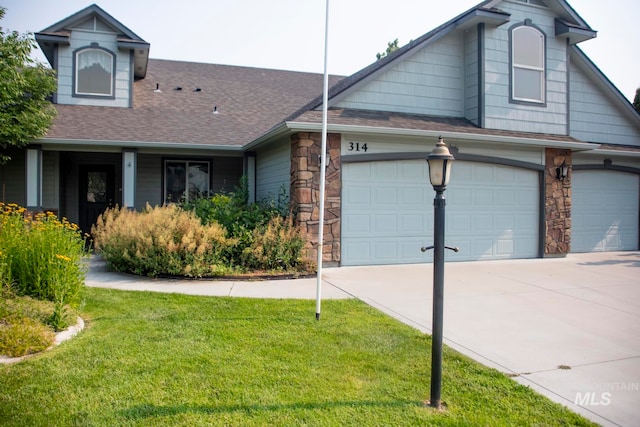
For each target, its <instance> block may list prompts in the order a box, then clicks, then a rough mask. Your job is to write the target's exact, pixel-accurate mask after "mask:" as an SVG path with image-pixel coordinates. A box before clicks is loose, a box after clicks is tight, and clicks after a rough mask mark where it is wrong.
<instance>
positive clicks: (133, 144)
mask: <svg viewBox="0 0 640 427" xmlns="http://www.w3.org/2000/svg"><path fill="white" fill-rule="evenodd" d="M36 142H38V143H40V144H42V148H43V149H46V148H45V147H47V148H49V147H55V148H58V147H60V146H68V147H78V146H85V147H86V146H91V147H92V148H105V149H107V150H113V149H116V151H119V149H120V148H123V147H128V148H148V149H149V148H159V149H174V150H175V149H187V150H209V151H243V149H242V146H240V145H205V144H185V143H179V142H143V141H98V140H86V139H54V138H42V139H38V140H37V141H36Z"/></svg>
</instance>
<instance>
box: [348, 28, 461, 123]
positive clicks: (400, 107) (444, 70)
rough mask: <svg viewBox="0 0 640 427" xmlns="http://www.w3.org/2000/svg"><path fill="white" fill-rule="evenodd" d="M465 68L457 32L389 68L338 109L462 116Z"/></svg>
mask: <svg viewBox="0 0 640 427" xmlns="http://www.w3.org/2000/svg"><path fill="white" fill-rule="evenodd" d="M464 68H465V64H464V44H463V36H462V34H461V33H459V32H453V33H450V34H448V35H446V36H444V37H442V38H441V39H439V40H437V41H435V42H433V43H431V44H429V45H428V46H426V47H425V48H423V49H422V50H420V51H419V52H417V53H415V54H414V55H412V56H410V57H409V58H407V59H405V60H403V61H401V62H399V63H398V64H397V65H395V66H393V67H391V68H389V69H388V70H386V71H385V72H383V73H382V74H380V75H379V76H378V77H376V78H375V79H373V80H372V81H370V82H368V83H366V84H364V85H363V86H362V87H360V88H359V89H358V90H356V91H355V92H353V93H351V94H349V95H348V96H346V97H345V99H343V100H341V101H339V102H338V103H337V105H336V106H337V107H338V108H353V109H362V110H380V111H394V112H400V113H412V114H428V115H435V116H453V117H462V116H464V113H465V107H464V104H465V102H464V93H463V92H464V86H465V84H464V81H465V71H464Z"/></svg>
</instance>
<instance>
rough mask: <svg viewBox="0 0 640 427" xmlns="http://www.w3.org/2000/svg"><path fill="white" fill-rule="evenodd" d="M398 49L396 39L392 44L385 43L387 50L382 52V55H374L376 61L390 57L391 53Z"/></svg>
mask: <svg viewBox="0 0 640 427" xmlns="http://www.w3.org/2000/svg"><path fill="white" fill-rule="evenodd" d="M398 49H400V47H399V46H398V39H395V40H394V41H392V42H388V43H387V50H386V51H384V52H382V53H376V58H378V60H380V59H382V58H384V57H385V56H389V55H391V54H392V53H393V52H395V51H396V50H398Z"/></svg>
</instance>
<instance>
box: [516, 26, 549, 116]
mask: <svg viewBox="0 0 640 427" xmlns="http://www.w3.org/2000/svg"><path fill="white" fill-rule="evenodd" d="M545 75H546V72H545V38H544V33H543V32H542V31H540V30H538V29H537V28H535V27H533V26H531V21H529V20H527V21H525V25H519V26H516V27H514V28H512V30H511V100H512V101H514V102H526V103H535V104H544V103H545V91H546V89H545V86H546V85H545Z"/></svg>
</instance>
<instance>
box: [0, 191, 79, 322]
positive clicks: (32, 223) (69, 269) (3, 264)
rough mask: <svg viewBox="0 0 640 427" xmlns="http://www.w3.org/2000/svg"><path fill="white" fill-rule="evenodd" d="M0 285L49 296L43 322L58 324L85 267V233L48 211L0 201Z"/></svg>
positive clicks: (10, 291)
mask: <svg viewBox="0 0 640 427" xmlns="http://www.w3.org/2000/svg"><path fill="white" fill-rule="evenodd" d="M0 248H1V249H0V285H1V286H2V291H3V294H4V293H8V294H17V295H24V296H30V297H33V298H37V299H40V300H46V301H51V302H53V304H54V311H53V314H52V315H51V317H50V318H49V319H48V321H47V323H48V324H49V325H50V326H52V327H53V328H54V329H56V330H60V329H64V328H65V327H66V326H67V325H68V321H69V319H70V317H71V316H69V315H68V314H69V313H68V310H67V307H68V305H71V306H73V305H76V304H77V303H78V302H79V296H80V295H79V294H80V289H81V287H82V285H83V284H84V278H85V273H86V268H85V264H84V263H83V262H82V258H83V257H84V256H85V255H86V251H85V239H84V237H83V235H82V233H81V232H80V230H79V229H78V226H77V225H76V224H72V223H70V222H69V221H67V219H66V218H62V219H61V220H59V219H58V218H57V216H56V215H55V214H53V213H51V212H46V213H42V212H40V213H35V214H34V213H31V212H28V211H27V210H26V209H25V208H23V207H20V206H18V205H16V204H14V203H11V204H4V203H0Z"/></svg>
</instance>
